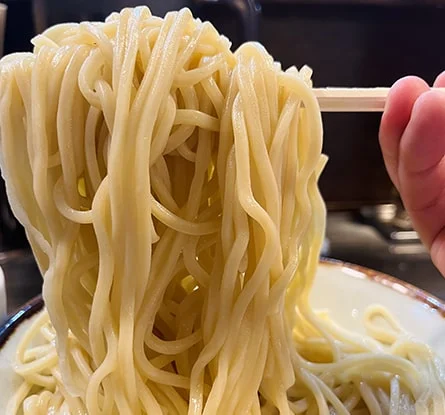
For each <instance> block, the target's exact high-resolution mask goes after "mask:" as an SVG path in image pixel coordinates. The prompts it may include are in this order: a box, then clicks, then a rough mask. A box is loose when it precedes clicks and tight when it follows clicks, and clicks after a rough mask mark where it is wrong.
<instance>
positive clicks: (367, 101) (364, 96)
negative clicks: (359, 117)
mask: <svg viewBox="0 0 445 415" xmlns="http://www.w3.org/2000/svg"><path fill="white" fill-rule="evenodd" d="M431 89H432V90H436V91H442V92H444V93H445V88H431ZM314 92H315V95H316V96H317V98H318V103H319V104H320V109H321V111H322V112H382V111H383V109H384V108H385V101H386V97H387V96H388V92H389V88H314Z"/></svg>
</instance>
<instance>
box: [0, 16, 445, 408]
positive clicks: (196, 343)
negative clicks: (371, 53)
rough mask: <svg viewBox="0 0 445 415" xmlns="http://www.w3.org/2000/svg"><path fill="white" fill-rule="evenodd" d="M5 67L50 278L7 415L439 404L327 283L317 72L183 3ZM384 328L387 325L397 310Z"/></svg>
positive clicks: (9, 123) (12, 178)
mask: <svg viewBox="0 0 445 415" xmlns="http://www.w3.org/2000/svg"><path fill="white" fill-rule="evenodd" d="M33 43H34V46H35V48H34V52H33V53H20V54H13V55H10V56H7V57H5V58H3V60H2V61H1V63H0V66H1V75H0V78H1V79H0V99H1V101H0V128H1V147H2V150H1V154H2V172H3V175H4V177H5V179H6V183H7V191H8V196H9V199H10V202H11V205H12V208H13V210H14V213H15V215H16V216H17V218H18V219H19V220H20V222H21V223H22V224H23V225H24V227H25V229H26V232H27V236H28V238H29V241H30V243H31V245H32V248H33V251H34V254H35V257H36V259H37V261H38V264H39V267H40V270H41V272H42V275H43V278H44V286H43V297H44V300H45V305H46V310H47V311H45V312H44V313H43V314H41V315H40V316H39V318H38V319H37V320H36V321H35V322H34V324H33V326H32V328H31V329H30V330H29V331H28V332H27V333H26V335H25V336H24V338H23V340H22V343H21V344H20V346H19V347H18V350H17V362H16V365H15V370H16V372H17V373H18V374H19V375H20V376H21V377H22V378H23V383H22V385H21V387H20V388H19V389H18V391H17V393H16V394H15V396H13V397H12V398H11V400H10V402H9V406H8V408H7V413H8V414H15V413H24V414H46V413H51V414H56V413H60V414H62V413H63V414H67V413H70V414H90V415H97V414H106V415H108V414H142V413H144V414H150V415H151V414H162V413H165V414H166V413H168V414H185V413H188V414H190V415H192V414H194V415H197V414H202V413H204V414H260V413H261V414H275V413H281V414H291V413H294V414H300V413H307V414H311V415H315V414H320V415H328V414H338V415H340V414H349V413H352V414H356V415H359V414H368V413H370V414H373V415H379V414H388V413H390V414H391V415H393V414H403V415H407V414H414V413H417V414H439V415H443V414H444V413H445V400H444V390H445V370H444V367H443V365H442V363H441V362H440V361H439V359H437V358H436V357H434V355H433V354H432V352H431V351H430V350H429V348H428V347H427V346H425V345H422V344H419V343H416V342H415V341H413V340H412V339H411V338H410V337H409V336H408V335H407V334H406V333H405V332H404V331H403V330H402V329H401V328H400V327H399V326H398V324H397V323H396V322H395V321H394V320H393V319H392V318H391V316H390V315H389V314H388V312H387V311H386V310H384V309H382V308H379V307H374V308H372V309H371V310H369V311H368V314H367V316H366V322H365V323H366V326H367V328H368V332H369V336H368V337H363V336H360V335H358V334H354V333H350V332H348V331H346V330H344V329H342V328H341V327H339V326H338V325H337V324H336V323H335V322H333V321H332V320H331V319H330V318H329V316H328V315H327V314H326V313H319V312H315V311H314V310H312V309H311V307H310V304H309V300H308V295H309V292H310V289H311V286H312V282H313V279H314V275H315V272H316V269H317V264H318V256H319V250H320V245H321V242H322V240H323V235H324V228H325V208H324V204H323V201H322V199H321V196H320V194H319V191H318V187H317V179H318V176H319V174H320V173H321V170H322V168H323V165H324V163H325V160H326V159H325V157H324V156H322V155H321V146H322V125H321V117H320V110H319V108H318V104H317V101H316V99H315V97H314V95H313V93H312V89H311V80H310V78H311V71H310V69H309V68H307V67H304V68H303V69H301V70H300V71H298V70H297V69H296V68H290V69H288V70H287V71H285V72H283V71H282V70H281V68H280V65H279V64H278V63H276V62H274V61H273V59H272V58H271V56H269V55H268V54H267V53H266V51H265V50H264V49H263V48H262V47H261V46H260V45H258V44H246V45H243V46H242V47H241V48H240V49H239V50H238V51H237V52H236V53H232V52H231V51H230V44H229V42H228V40H227V39H225V38H224V37H222V36H220V35H219V34H218V33H217V32H216V30H215V29H214V28H213V27H212V26H211V25H210V24H209V23H203V22H201V21H199V20H194V19H193V17H192V15H191V13H190V11H188V10H186V9H184V10H181V11H179V12H175V13H169V14H167V15H166V17H165V18H164V19H160V18H157V17H154V16H152V15H151V14H150V11H149V10H148V9H147V8H136V9H125V10H123V11H122V12H121V13H119V14H117V13H114V14H112V15H111V16H110V17H109V18H108V19H107V20H106V21H105V22H102V23H81V24H63V25H59V26H55V27H52V28H50V29H48V30H47V31H46V32H44V33H43V34H42V35H40V36H38V37H36V38H35V39H34V40H33ZM382 317H383V320H385V324H383V325H382V324H380V323H379V324H378V320H381V318H382Z"/></svg>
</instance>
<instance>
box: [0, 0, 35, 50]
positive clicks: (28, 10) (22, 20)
mask: <svg viewBox="0 0 445 415" xmlns="http://www.w3.org/2000/svg"><path fill="white" fill-rule="evenodd" d="M2 3H4V4H6V5H7V6H8V13H7V17H6V30H5V44H4V48H3V52H4V54H8V53H13V52H27V51H31V50H32V45H31V42H30V41H31V38H33V37H34V35H35V34H36V30H35V26H34V2H33V1H32V0H6V1H5V0H2Z"/></svg>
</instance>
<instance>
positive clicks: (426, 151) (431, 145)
mask: <svg viewBox="0 0 445 415" xmlns="http://www.w3.org/2000/svg"><path fill="white" fill-rule="evenodd" d="M444 155H445V94H443V93H441V92H438V91H428V92H425V93H424V94H422V95H421V96H420V97H419V98H418V99H417V101H416V102H415V104H414V106H413V109H412V114H411V119H410V121H409V123H408V125H407V126H406V128H405V131H404V133H403V136H402V138H401V140H400V148H399V167H398V172H397V174H398V178H399V185H400V186H399V191H400V194H401V197H402V200H403V202H404V204H405V207H406V209H407V211H408V213H409V214H410V217H411V219H412V220H413V223H414V225H415V227H416V229H417V231H418V232H419V234H420V236H421V238H422V240H423V241H424V242H425V244H426V245H427V246H428V247H432V245H433V243H434V240H435V239H436V238H437V237H438V235H439V234H440V233H441V232H442V229H444V228H445V215H443V212H444V211H445V192H444V189H445V188H444V183H445V158H444Z"/></svg>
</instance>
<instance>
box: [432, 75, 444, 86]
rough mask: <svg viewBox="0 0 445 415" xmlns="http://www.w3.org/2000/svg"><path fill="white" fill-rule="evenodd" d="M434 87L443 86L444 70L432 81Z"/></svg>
mask: <svg viewBox="0 0 445 415" xmlns="http://www.w3.org/2000/svg"><path fill="white" fill-rule="evenodd" d="M434 87H436V88H445V71H444V72H442V73H441V74H440V75H439V76H438V77H437V78H436V80H435V81H434Z"/></svg>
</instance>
